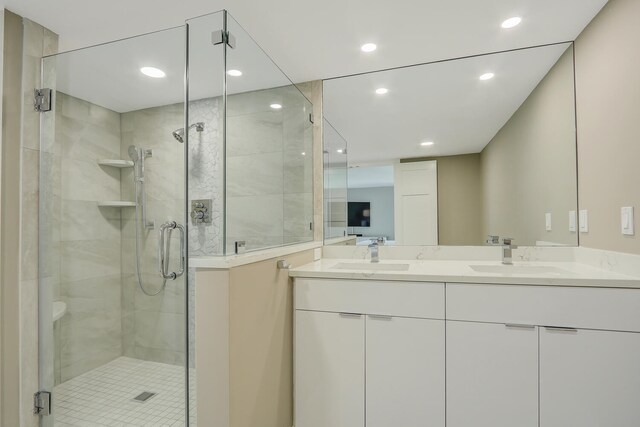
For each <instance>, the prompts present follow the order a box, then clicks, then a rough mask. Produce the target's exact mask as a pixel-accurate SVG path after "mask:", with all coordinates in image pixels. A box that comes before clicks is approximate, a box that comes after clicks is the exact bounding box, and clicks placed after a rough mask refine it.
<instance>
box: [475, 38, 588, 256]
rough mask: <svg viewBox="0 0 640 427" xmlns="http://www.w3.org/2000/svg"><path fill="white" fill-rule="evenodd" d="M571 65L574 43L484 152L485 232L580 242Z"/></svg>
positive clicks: (531, 241)
mask: <svg viewBox="0 0 640 427" xmlns="http://www.w3.org/2000/svg"><path fill="white" fill-rule="evenodd" d="M572 67H573V50H572V49H571V48H569V49H568V50H567V51H566V52H565V53H564V54H563V56H562V57H561V58H560V60H559V61H558V62H557V63H556V65H554V67H553V68H552V69H551V70H550V71H549V73H548V74H547V75H546V76H545V78H544V79H543V80H542V81H541V82H540V84H539V85H538V86H537V87H536V89H535V90H534V91H533V92H532V93H531V95H529V97H528V98H527V99H526V100H525V102H524V103H523V104H522V105H521V106H520V108H519V109H518V110H517V111H516V112H515V113H514V115H513V116H512V117H511V118H510V119H509V121H508V122H507V123H506V124H505V125H504V126H503V127H502V129H500V131H499V132H498V133H497V134H496V136H495V137H494V138H493V139H492V140H491V142H490V143H489V144H488V145H487V146H486V147H485V149H484V150H483V151H482V153H481V162H482V185H483V188H484V201H483V207H484V214H483V215H484V231H483V233H482V234H483V235H488V234H497V235H500V236H509V237H513V238H515V239H516V243H517V244H519V245H527V246H532V245H535V244H536V242H537V241H545V242H552V243H557V244H564V245H576V244H577V235H576V233H574V232H569V211H575V210H576V198H577V188H576V161H575V158H576V146H575V117H574V86H573V72H572V71H573V70H572ZM547 212H550V213H551V214H552V231H546V230H545V213H547Z"/></svg>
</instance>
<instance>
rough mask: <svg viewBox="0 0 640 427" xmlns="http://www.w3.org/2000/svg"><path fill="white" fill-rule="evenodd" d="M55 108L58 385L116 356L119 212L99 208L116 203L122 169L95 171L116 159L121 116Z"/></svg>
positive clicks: (73, 101)
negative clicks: (62, 305)
mask: <svg viewBox="0 0 640 427" xmlns="http://www.w3.org/2000/svg"><path fill="white" fill-rule="evenodd" d="M55 101H56V106H55V114H56V126H55V129H56V144H55V146H54V147H55V148H54V150H53V152H52V154H53V155H54V156H55V157H54V158H57V160H54V161H55V163H57V164H59V169H58V170H59V171H60V182H59V184H56V185H54V186H53V188H52V190H53V194H54V197H55V196H58V197H59V199H60V201H59V203H60V206H59V208H60V213H59V218H60V222H59V227H60V229H59V243H60V247H59V251H60V259H59V263H60V267H61V268H60V288H59V298H61V299H62V300H63V301H65V302H66V303H67V313H66V315H65V316H64V317H62V319H60V321H58V322H57V324H56V330H55V331H54V333H55V335H56V338H57V342H56V347H55V356H56V357H55V378H56V383H59V382H64V381H67V380H68V379H71V378H73V377H75V376H77V375H80V374H82V373H84V372H87V371H89V370H91V369H94V368H96V367H98V366H101V365H103V364H104V363H107V362H109V361H111V360H113V359H115V358H116V357H118V356H120V355H121V354H122V340H121V335H122V333H121V330H122V326H121V319H122V316H121V303H120V300H121V285H120V283H121V277H120V276H121V262H120V252H121V251H120V248H121V237H120V236H121V233H120V227H121V220H120V209H118V208H108V207H98V202H99V201H107V200H120V199H121V191H120V169H117V168H113V167H109V166H100V165H98V163H97V160H98V159H117V158H120V115H119V114H118V113H116V112H114V111H111V110H107V109H105V108H102V107H99V106H97V105H95V104H91V103H89V102H86V101H83V100H80V99H77V98H74V97H71V96H68V95H66V94H63V93H57V96H56V97H55ZM54 299H58V298H55V296H54Z"/></svg>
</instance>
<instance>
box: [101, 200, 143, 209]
mask: <svg viewBox="0 0 640 427" xmlns="http://www.w3.org/2000/svg"><path fill="white" fill-rule="evenodd" d="M135 205H136V202H127V201H124V200H108V201H104V202H98V206H100V207H103V208H107V207H108V208H130V207H135Z"/></svg>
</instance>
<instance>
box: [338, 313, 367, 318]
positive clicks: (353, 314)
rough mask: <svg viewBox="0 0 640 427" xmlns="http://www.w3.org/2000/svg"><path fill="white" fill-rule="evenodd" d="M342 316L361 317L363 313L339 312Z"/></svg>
mask: <svg viewBox="0 0 640 427" xmlns="http://www.w3.org/2000/svg"><path fill="white" fill-rule="evenodd" d="M338 314H339V315H340V317H350V318H360V317H362V314H359V313H338Z"/></svg>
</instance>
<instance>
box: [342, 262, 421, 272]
mask: <svg viewBox="0 0 640 427" xmlns="http://www.w3.org/2000/svg"><path fill="white" fill-rule="evenodd" d="M333 268H335V269H338V270H367V271H407V270H409V264H386V263H374V262H341V263H339V264H336V265H334V266H333Z"/></svg>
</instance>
